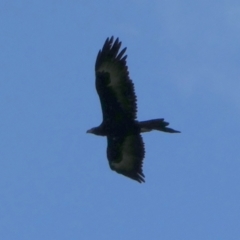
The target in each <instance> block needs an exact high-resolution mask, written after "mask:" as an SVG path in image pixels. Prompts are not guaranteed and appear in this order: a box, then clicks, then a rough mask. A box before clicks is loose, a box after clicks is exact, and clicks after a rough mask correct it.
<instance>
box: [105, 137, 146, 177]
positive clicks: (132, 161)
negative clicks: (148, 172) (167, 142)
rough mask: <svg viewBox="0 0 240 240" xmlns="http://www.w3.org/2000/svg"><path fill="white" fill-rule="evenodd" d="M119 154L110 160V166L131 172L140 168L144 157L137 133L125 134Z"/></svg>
mask: <svg viewBox="0 0 240 240" xmlns="http://www.w3.org/2000/svg"><path fill="white" fill-rule="evenodd" d="M120 152H121V154H120V156H119V158H118V159H116V160H115V161H111V162H110V166H111V167H112V168H113V169H114V170H116V171H119V172H131V171H133V170H134V169H136V170H137V169H138V168H141V165H142V160H143V157H144V146H143V143H142V140H141V136H139V135H130V136H127V137H126V138H125V140H124V142H123V144H122V146H121V149H120Z"/></svg>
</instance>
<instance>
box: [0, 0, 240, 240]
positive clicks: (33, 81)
mask: <svg viewBox="0 0 240 240" xmlns="http://www.w3.org/2000/svg"><path fill="white" fill-rule="evenodd" d="M0 33H1V34H0V47H1V51H0V239H4V240H9V239H10V240H11V239H13V240H18V239H20V240H22V239H23V240H28V239H29V240H32V239H34V240H42V239H50V240H52V239H58V240H69V239H73V240H74V239H83V240H84V239H86V240H88V239H104V240H108V239H114V240H123V239H124V240H130V239H131V240H132V239H138V240H146V239H151V240H159V239H161V240H175V239H176V240H203V239H204V240H236V239H240V126H239V124H240V67H239V65H240V2H239V1H237V0H213V1H209V0H208V1H205V0H203V1H190V0H183V1H180V0H163V1H156V0H152V1H145V0H121V1H120V0H116V1H107V0H102V1H91V0H79V1H77V0H68V1H60V0H59V1H57V0H41V1H30V0H28V1H27V0H22V1H16V0H13V1H9V0H8V1H7V0H1V1H0ZM112 35H114V36H116V37H117V36H118V37H119V38H120V40H121V41H122V42H123V47H125V46H127V48H128V49H127V54H128V66H129V70H130V77H131V79H132V80H133V81H134V83H135V89H136V94H137V97H138V119H139V120H147V119H151V118H159V117H164V118H165V120H166V121H168V122H170V126H171V127H172V128H174V129H177V130H180V131H182V133H181V134H167V133H161V132H152V133H148V134H144V136H143V137H144V142H145V147H146V157H145V161H144V173H145V175H146V183H144V184H139V183H138V182H135V181H133V180H131V179H128V178H126V177H124V176H122V175H119V174H117V173H115V172H113V171H111V170H110V168H109V166H108V161H107V158H106V139H105V138H101V137H97V136H94V135H88V134H86V130H87V129H89V128H91V127H94V126H97V125H98V124H100V122H101V120H102V119H101V118H102V113H101V109H100V103H99V99H98V95H97V93H96V91H95V85H94V84H95V83H94V81H95V79H94V64H95V59H96V55H97V52H98V51H99V49H100V48H101V47H102V45H103V43H104V41H105V39H106V38H107V37H109V36H112Z"/></svg>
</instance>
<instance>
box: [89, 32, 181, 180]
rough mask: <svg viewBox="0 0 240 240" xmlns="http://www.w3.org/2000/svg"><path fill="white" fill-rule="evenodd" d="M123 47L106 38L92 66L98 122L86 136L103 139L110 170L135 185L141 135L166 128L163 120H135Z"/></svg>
mask: <svg viewBox="0 0 240 240" xmlns="http://www.w3.org/2000/svg"><path fill="white" fill-rule="evenodd" d="M126 49H127V48H123V49H122V50H121V42H120V41H119V39H118V38H116V39H115V40H114V37H113V36H112V37H111V38H107V39H106V41H105V43H104V45H103V47H102V49H101V50H100V51H99V52H98V55H97V59H96V63H95V77H96V81H95V86H96V90H97V93H98V95H99V99H100V103H101V108H102V118H103V120H102V123H101V124H100V125H99V126H98V127H94V128H91V129H89V130H88V131H87V133H92V134H95V135H98V136H104V137H107V158H108V161H109V166H110V168H111V169H112V170H114V171H116V172H117V173H119V174H122V175H124V176H126V177H129V178H131V179H133V180H136V181H138V182H139V183H141V182H145V180H144V177H145V176H144V174H143V170H142V165H143V159H144V156H145V149H144V143H143V139H142V136H141V133H144V132H150V131H152V130H158V131H162V132H167V133H180V132H179V131H176V130H174V129H171V128H168V127H167V126H168V125H169V123H168V122H165V121H164V119H163V118H158V119H152V120H147V121H137V119H136V113H137V98H136V94H135V91H134V85H133V82H132V80H131V79H130V77H129V72H128V67H127V62H126V59H127V55H125V52H126Z"/></svg>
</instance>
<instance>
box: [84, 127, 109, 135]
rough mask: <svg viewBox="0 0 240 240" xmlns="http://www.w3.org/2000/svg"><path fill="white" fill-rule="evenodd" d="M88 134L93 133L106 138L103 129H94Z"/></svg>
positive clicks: (88, 131)
mask: <svg viewBox="0 0 240 240" xmlns="http://www.w3.org/2000/svg"><path fill="white" fill-rule="evenodd" d="M87 133H92V134H95V135H98V136H105V134H104V133H103V129H102V128H101V127H93V128H91V129H89V130H87Z"/></svg>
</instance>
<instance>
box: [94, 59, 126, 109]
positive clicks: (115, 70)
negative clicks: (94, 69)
mask: <svg viewBox="0 0 240 240" xmlns="http://www.w3.org/2000/svg"><path fill="white" fill-rule="evenodd" d="M98 72H107V73H108V74H109V76H110V82H109V84H108V85H107V86H108V87H111V88H112V90H113V91H114V92H115V93H116V96H117V100H118V102H119V103H120V105H121V106H122V108H123V109H125V107H126V101H127V99H126V97H127V96H125V94H124V93H123V91H122V90H123V89H122V85H123V84H126V83H125V82H126V81H130V80H129V79H128V71H127V69H126V67H123V66H121V65H120V64H119V63H118V62H115V61H114V62H109V61H107V62H105V63H102V65H101V66H100V67H99V69H98Z"/></svg>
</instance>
